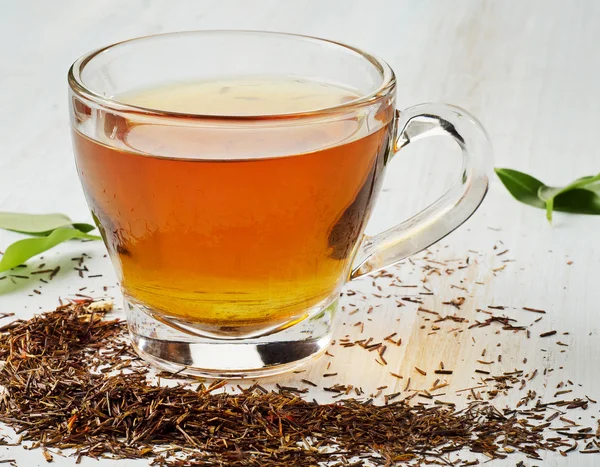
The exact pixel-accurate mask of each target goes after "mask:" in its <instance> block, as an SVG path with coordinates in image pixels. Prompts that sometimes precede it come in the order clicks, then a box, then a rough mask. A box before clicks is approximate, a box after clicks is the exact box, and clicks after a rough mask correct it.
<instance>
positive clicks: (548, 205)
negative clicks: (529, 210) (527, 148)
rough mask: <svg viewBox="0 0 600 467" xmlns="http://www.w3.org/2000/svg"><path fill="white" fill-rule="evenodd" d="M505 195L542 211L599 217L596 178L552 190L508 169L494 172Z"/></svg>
mask: <svg viewBox="0 0 600 467" xmlns="http://www.w3.org/2000/svg"><path fill="white" fill-rule="evenodd" d="M496 173H497V174H498V177H499V178H500V180H501V181H502V183H504V186H506V188H507V189H508V191H509V192H510V193H511V194H512V195H513V196H514V197H515V198H516V199H517V200H519V201H521V202H523V203H526V204H529V205H530V206H535V207H537V208H541V209H545V210H546V217H547V219H548V220H549V221H552V212H553V211H563V212H570V213H575V214H599V215H600V174H598V175H590V176H586V177H581V178H578V179H577V180H575V181H574V182H572V183H570V184H569V185H567V186H564V187H552V186H547V185H544V184H543V183H542V182H540V181H539V180H537V179H536V178H533V177H532V176H531V175H527V174H525V173H523V172H518V171H516V170H512V169H496Z"/></svg>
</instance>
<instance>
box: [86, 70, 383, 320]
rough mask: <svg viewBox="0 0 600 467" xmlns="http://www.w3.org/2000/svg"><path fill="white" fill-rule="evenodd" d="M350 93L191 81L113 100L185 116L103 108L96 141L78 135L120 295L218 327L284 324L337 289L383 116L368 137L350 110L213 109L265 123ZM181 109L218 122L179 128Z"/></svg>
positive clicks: (372, 173)
mask: <svg viewBox="0 0 600 467" xmlns="http://www.w3.org/2000/svg"><path fill="white" fill-rule="evenodd" d="M357 97H358V95H357V93H355V92H353V91H352V90H350V89H346V88H342V87H339V86H334V85H331V84H326V83H320V82H314V81H308V80H300V79H291V78H290V79H285V78H282V79H269V80H261V79H247V80H244V81H227V80H220V81H217V82H212V81H211V82H194V83H186V84H181V85H177V86H173V85H172V86H164V87H158V88H154V89H149V90H145V91H144V92H137V93H135V94H133V93H130V94H124V95H122V96H117V97H116V98H115V99H116V100H119V101H122V102H125V103H127V104H129V105H135V106H139V107H143V108H149V109H157V110H169V111H171V112H178V113H181V114H182V116H181V122H182V123H181V122H180V123H178V124H177V125H171V126H169V125H160V126H158V125H152V124H150V123H149V124H144V123H140V122H139V121H136V122H135V123H131V122H129V121H128V120H126V119H125V118H123V117H120V116H115V115H111V114H108V113H107V114H105V116H104V121H98V122H96V123H95V124H96V125H97V126H98V128H97V129H96V132H97V133H100V135H99V137H97V138H96V140H92V139H89V138H88V137H86V136H84V135H82V134H81V133H79V132H78V131H75V132H74V146H75V153H76V160H77V167H78V171H79V174H80V177H81V179H82V182H83V184H84V188H85V191H86V195H87V198H88V203H89V204H90V207H91V209H92V212H93V214H94V215H95V217H96V218H97V220H98V221H99V223H100V224H101V225H102V230H103V235H104V237H105V241H106V244H107V246H108V248H109V251H110V255H111V257H112V259H113V262H114V263H115V265H116V267H117V270H118V272H119V273H120V276H121V280H122V286H123V289H124V292H125V294H126V295H127V296H128V298H129V299H130V300H132V301H134V302H135V303H138V304H140V305H142V306H144V307H147V308H148V309H151V310H153V311H155V312H159V313H161V314H163V315H165V316H170V317H175V318H183V319H184V320H186V321H189V322H196V323H201V324H205V325H207V326H209V327H220V328H223V327H244V326H261V327H264V326H265V325H267V326H268V325H269V324H271V323H279V322H290V321H292V322H293V320H294V319H295V318H298V319H301V318H302V317H303V314H304V313H306V311H307V310H310V309H311V307H314V306H315V305H318V304H324V303H326V302H327V301H331V300H332V299H333V298H334V297H336V296H337V294H338V293H339V288H340V286H341V285H342V284H343V283H344V282H345V281H346V280H347V274H348V269H349V266H350V263H351V261H352V259H353V254H354V252H355V251H354V250H355V245H356V244H357V240H358V238H359V236H360V235H361V233H362V231H363V229H364V226H365V223H366V221H367V219H368V216H369V212H370V210H371V206H372V204H373V201H374V199H375V196H376V194H377V191H378V185H379V183H380V179H381V175H382V169H383V166H384V159H385V157H386V154H387V153H388V152H389V151H390V147H389V145H390V132H391V129H392V128H391V124H390V123H389V120H390V118H387V120H386V121H384V122H381V121H380V122H378V123H379V125H378V128H376V129H375V131H372V132H370V131H369V129H368V127H369V125H368V122H367V121H362V120H361V118H360V117H358V118H357V117H356V114H353V115H349V116H348V118H347V119H337V120H336V121H334V122H333V121H332V122H330V123H322V124H317V125H294V122H293V119H290V121H289V122H287V124H285V125H282V124H281V121H279V122H278V127H277V128H272V127H269V126H268V125H265V127H264V129H262V130H261V129H260V128H251V129H247V130H244V129H243V128H238V129H236V131H230V130H228V129H225V128H222V127H221V126H219V121H218V116H219V115H227V116H232V115H233V116H240V117H243V116H245V115H261V116H264V117H263V118H264V119H265V120H267V121H268V119H269V118H270V117H269V116H273V115H280V114H282V113H286V114H288V113H302V112H307V111H314V110H315V109H325V108H330V107H332V106H335V105H338V104H342V103H345V102H349V101H352V100H354V99H356V98H357ZM184 114H209V115H213V116H217V117H216V118H215V120H214V122H212V123H208V124H206V125H205V126H202V127H198V126H194V127H192V126H187V127H186V126H185V115H184ZM380 117H381V118H386V117H385V116H380ZM103 139H104V140H105V141H103Z"/></svg>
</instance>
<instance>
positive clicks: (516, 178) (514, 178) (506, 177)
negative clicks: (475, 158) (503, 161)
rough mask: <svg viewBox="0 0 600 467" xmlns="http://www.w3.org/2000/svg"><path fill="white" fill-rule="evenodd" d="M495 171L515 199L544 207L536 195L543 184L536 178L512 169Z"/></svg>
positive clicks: (543, 203)
mask: <svg viewBox="0 0 600 467" xmlns="http://www.w3.org/2000/svg"><path fill="white" fill-rule="evenodd" d="M495 171H496V174H497V175H498V178H500V181H501V182H502V183H503V184H504V186H505V187H506V189H507V190H508V191H509V192H510V194H511V195H513V197H514V198H515V199H517V200H518V201H521V202H522V203H525V204H529V205H530V206H534V207H536V208H541V209H544V208H545V207H546V203H545V202H544V201H542V200H541V199H540V198H539V197H538V191H539V189H540V188H541V187H543V186H545V185H544V184H543V183H542V182H540V181H539V180H538V179H536V178H533V177H532V176H531V175H527V174H526V173H523V172H519V171H517V170H512V169H495Z"/></svg>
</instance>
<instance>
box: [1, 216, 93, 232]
mask: <svg viewBox="0 0 600 467" xmlns="http://www.w3.org/2000/svg"><path fill="white" fill-rule="evenodd" d="M61 227H73V228H75V229H77V230H80V231H82V232H84V233H88V232H91V231H92V230H94V229H95V228H96V227H95V226H93V225H91V224H85V223H81V222H78V223H74V222H73V221H72V220H71V219H70V218H69V217H68V216H66V215H64V214H59V213H55V214H25V213H21V212H0V229H6V230H12V231H14V232H19V233H24V234H30V235H34V234H37V235H48V234H50V233H51V232H52V231H53V230H55V229H58V228H61Z"/></svg>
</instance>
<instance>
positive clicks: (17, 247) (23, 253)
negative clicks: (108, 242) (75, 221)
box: [0, 227, 100, 272]
mask: <svg viewBox="0 0 600 467" xmlns="http://www.w3.org/2000/svg"><path fill="white" fill-rule="evenodd" d="M73 238H81V239H88V240H99V239H100V237H98V236H96V235H90V234H88V233H85V232H82V231H81V230H78V229H75V228H67V227H60V228H58V229H55V230H53V231H52V233H51V234H50V235H48V236H46V237H35V238H25V239H23V240H18V241H16V242H14V243H13V244H11V245H10V246H9V247H8V248H7V249H6V251H5V252H4V256H2V259H1V260H0V272H2V271H6V270H8V269H11V268H14V267H15V266H18V265H19V264H22V263H24V262H25V261H27V260H28V259H29V258H32V257H34V256H36V255H39V254H40V253H43V252H44V251H46V250H49V249H50V248H52V247H55V246H56V245H58V244H59V243H62V242H65V241H67V240H71V239H73Z"/></svg>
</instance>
